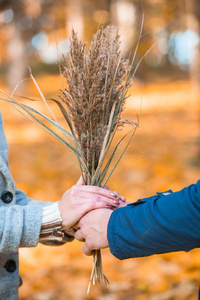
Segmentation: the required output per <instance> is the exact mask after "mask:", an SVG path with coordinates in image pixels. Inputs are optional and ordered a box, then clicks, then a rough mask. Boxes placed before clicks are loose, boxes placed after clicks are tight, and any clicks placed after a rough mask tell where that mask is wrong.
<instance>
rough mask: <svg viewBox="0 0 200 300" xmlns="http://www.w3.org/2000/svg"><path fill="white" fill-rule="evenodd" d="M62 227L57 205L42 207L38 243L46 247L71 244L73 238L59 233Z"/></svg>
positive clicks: (61, 232)
mask: <svg viewBox="0 0 200 300" xmlns="http://www.w3.org/2000/svg"><path fill="white" fill-rule="evenodd" d="M62 227H63V223H62V217H61V212H60V209H59V206H58V203H57V202H56V203H53V204H51V205H49V206H45V207H43V211H42V226H41V231H40V238H39V242H41V243H43V244H46V245H62V244H64V243H66V242H71V241H72V240H73V239H74V237H73V236H71V235H70V234H67V233H66V232H63V231H61V230H60V229H61V228H62Z"/></svg>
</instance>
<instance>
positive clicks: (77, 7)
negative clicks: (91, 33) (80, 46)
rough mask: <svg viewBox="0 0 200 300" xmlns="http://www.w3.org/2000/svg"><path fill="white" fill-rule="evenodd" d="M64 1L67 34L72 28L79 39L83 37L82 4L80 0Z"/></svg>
mask: <svg viewBox="0 0 200 300" xmlns="http://www.w3.org/2000/svg"><path fill="white" fill-rule="evenodd" d="M65 2H66V30H67V34H68V35H69V34H70V32H71V30H72V28H74V30H75V31H76V32H77V33H78V36H79V38H80V39H83V38H84V20H83V6H82V1H81V0H65Z"/></svg>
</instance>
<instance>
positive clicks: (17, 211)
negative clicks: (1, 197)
mask: <svg viewBox="0 0 200 300" xmlns="http://www.w3.org/2000/svg"><path fill="white" fill-rule="evenodd" d="M41 219H42V207H41V206H26V207H22V206H19V205H12V206H10V207H0V253H3V252H16V251H17V250H18V248H20V247H35V246H36V245H37V243H38V240H39V235H40V229H41Z"/></svg>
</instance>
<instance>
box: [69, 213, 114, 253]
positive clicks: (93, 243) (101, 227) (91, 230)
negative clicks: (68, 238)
mask: <svg viewBox="0 0 200 300" xmlns="http://www.w3.org/2000/svg"><path fill="white" fill-rule="evenodd" d="M112 212H113V210H111V209H104V208H102V209H96V210H93V211H90V212H88V213H87V214H86V215H85V216H83V217H82V219H81V220H80V221H79V223H78V226H77V227H78V228H80V229H79V230H78V231H76V233H75V238H76V239H77V240H79V241H82V242H85V244H84V246H83V253H85V254H86V255H92V251H93V250H97V249H102V248H107V247H109V245H108V239H107V227H108V221H109V219H110V216H111V214H112Z"/></svg>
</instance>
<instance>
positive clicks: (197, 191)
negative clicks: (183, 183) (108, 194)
mask: <svg viewBox="0 0 200 300" xmlns="http://www.w3.org/2000/svg"><path fill="white" fill-rule="evenodd" d="M166 194H167V195H166ZM107 235H108V241H109V246H110V251H111V253H112V254H113V255H114V256H116V257H117V258H119V259H126V258H131V257H142V256H149V255H153V254H160V253H167V252H174V251H189V250H191V249H194V248H198V247H200V180H199V181H198V182H197V184H193V185H190V186H188V187H186V188H184V189H182V190H181V191H178V192H175V193H172V192H171V193H169V194H168V193H157V195H155V196H152V197H150V198H145V199H140V200H138V201H137V202H135V203H132V204H129V205H128V206H126V207H124V208H119V209H116V210H115V211H114V212H113V213H112V215H111V217H110V220H109V224H108V232H107Z"/></svg>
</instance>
